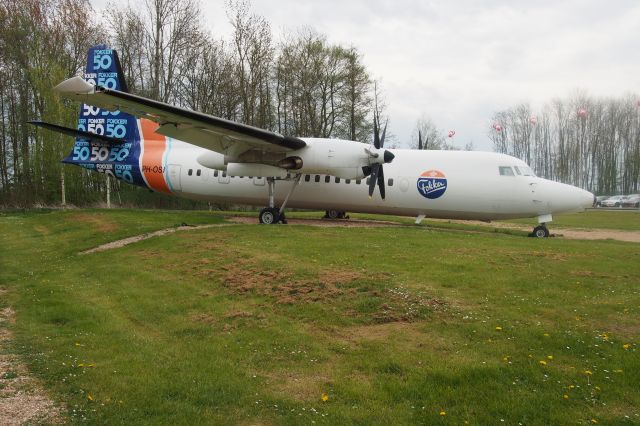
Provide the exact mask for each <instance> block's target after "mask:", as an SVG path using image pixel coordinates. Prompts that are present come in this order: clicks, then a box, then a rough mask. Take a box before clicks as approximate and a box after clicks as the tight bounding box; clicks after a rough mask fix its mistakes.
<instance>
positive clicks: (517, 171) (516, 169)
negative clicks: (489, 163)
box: [513, 166, 522, 176]
mask: <svg viewBox="0 0 640 426" xmlns="http://www.w3.org/2000/svg"><path fill="white" fill-rule="evenodd" d="M513 170H515V171H516V174H517V175H518V176H520V175H521V174H522V173H520V169H519V168H518V166H513Z"/></svg>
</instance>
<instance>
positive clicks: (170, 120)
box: [54, 77, 306, 158]
mask: <svg viewBox="0 0 640 426" xmlns="http://www.w3.org/2000/svg"><path fill="white" fill-rule="evenodd" d="M54 90H55V91H57V92H59V93H60V94H61V95H62V96H64V97H66V98H69V99H74V100H77V101H80V102H83V103H85V104H88V105H93V106H97V107H99V108H103V109H106V110H109V111H116V110H119V111H124V112H127V113H129V114H131V115H133V116H136V117H140V118H146V119H149V120H152V121H155V122H156V123H158V124H159V125H160V127H159V128H158V129H157V130H156V133H159V134H162V135H165V136H169V137H171V138H174V139H178V140H181V141H184V142H188V143H190V144H193V145H196V146H199V147H202V148H205V149H208V150H211V151H216V152H219V153H221V154H224V155H227V156H229V157H231V158H238V157H240V156H241V155H243V156H247V155H250V152H251V151H255V152H256V154H257V155H259V156H261V157H264V156H265V154H276V155H278V154H280V155H282V154H283V153H286V152H288V151H293V150H297V149H300V148H304V147H305V146H306V143H305V142H304V141H303V140H301V139H298V138H293V137H288V136H283V135H281V134H278V133H274V132H270V131H268V130H263V129H259V128H257V127H252V126H247V125H244V124H238V123H235V122H233V121H229V120H224V119H222V118H218V117H214V116H211V115H208V114H203V113H200V112H195V111H191V110H187V109H183V108H179V107H175V106H173V105H169V104H165V103H163V102H158V101H154V100H152V99H147V98H143V97H142V96H136V95H132V94H130V93H125V92H120V91H118V90H112V89H107V88H104V87H100V86H97V87H96V86H93V85H91V84H89V83H87V82H86V81H85V80H84V79H83V78H81V77H72V78H70V79H68V80H65V81H63V82H62V83H60V84H58V85H57V86H56V87H55V88H54Z"/></svg>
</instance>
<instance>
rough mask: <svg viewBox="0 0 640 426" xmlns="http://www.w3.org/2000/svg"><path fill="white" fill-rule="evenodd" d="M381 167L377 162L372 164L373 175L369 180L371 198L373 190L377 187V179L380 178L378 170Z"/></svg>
mask: <svg viewBox="0 0 640 426" xmlns="http://www.w3.org/2000/svg"><path fill="white" fill-rule="evenodd" d="M379 169H380V164H378V163H375V164H373V165H372V166H371V175H370V176H369V177H370V180H369V198H371V197H373V190H374V189H375V187H376V181H377V180H378V170H379Z"/></svg>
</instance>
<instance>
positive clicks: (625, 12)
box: [94, 0, 640, 150]
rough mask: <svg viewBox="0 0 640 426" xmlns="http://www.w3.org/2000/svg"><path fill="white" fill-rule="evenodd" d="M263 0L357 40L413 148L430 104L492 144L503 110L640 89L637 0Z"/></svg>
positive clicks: (401, 139)
mask: <svg viewBox="0 0 640 426" xmlns="http://www.w3.org/2000/svg"><path fill="white" fill-rule="evenodd" d="M98 3H100V2H96V3H94V4H96V5H97V7H98V8H99V5H98ZM252 8H253V10H254V11H255V12H256V13H257V14H259V15H262V16H264V17H265V18H266V19H267V21H269V22H270V23H271V26H272V30H273V33H274V36H275V38H276V39H279V37H280V36H281V35H282V34H283V32H287V31H288V32H291V31H294V30H296V29H297V28H299V27H304V26H307V27H313V28H315V29H316V30H317V31H319V32H321V33H323V34H326V35H327V37H328V39H329V41H330V42H334V43H339V44H342V45H352V46H355V47H356V48H358V49H359V51H360V52H362V54H363V56H364V62H365V64H366V65H367V67H368V69H369V71H370V72H371V74H372V76H373V77H374V78H376V79H380V80H381V81H382V87H383V90H384V93H385V95H386V100H387V104H388V106H389V113H390V116H391V121H390V124H389V126H390V130H391V131H392V132H393V133H394V134H395V135H396V138H397V142H398V143H400V144H405V145H407V146H408V144H409V139H410V135H411V133H412V131H413V128H414V126H415V123H416V121H417V120H418V118H419V117H420V116H421V115H423V114H426V115H427V116H428V117H430V118H431V119H432V121H433V122H434V123H436V125H437V126H439V127H440V128H441V129H442V130H443V131H447V130H449V129H455V130H456V139H457V142H456V143H457V145H459V146H464V145H465V144H466V143H467V142H469V141H473V142H474V145H475V147H476V148H481V149H485V150H490V149H491V148H492V146H491V143H490V141H489V140H488V138H487V128H488V126H489V125H490V119H491V116H492V115H493V113H494V112H496V111H498V110H500V109H503V108H507V107H510V106H513V105H515V104H516V103H519V102H531V103H532V105H542V104H543V103H544V102H546V101H549V100H551V99H552V98H554V97H559V96H560V97H562V96H567V95H568V94H570V93H572V92H573V91H574V90H575V89H576V88H583V89H586V90H587V92H588V93H590V94H592V95H597V96H620V95H622V94H624V93H627V92H638V91H639V87H640V73H639V72H638V69H639V65H640V55H638V54H637V52H639V51H640V37H638V34H640V3H638V2H637V1H635V0H619V1H616V2H602V1H600V0H565V1H562V2H558V1H551V0H540V1H521V0H516V1H498V0H485V1H476V0H457V1H455V2H452V1H445V0H432V1H424V0H397V1H394V2H389V1H383V0H374V1H365V0H350V1H345V0H325V1H322V2H318V1H311V0H306V1H303V0H295V1H293V0H278V1H275V0H254V2H253V6H252ZM202 9H203V15H204V16H203V21H204V22H206V23H207V25H209V26H210V27H209V28H210V30H211V32H212V33H213V34H214V35H215V36H218V37H225V36H227V35H228V34H229V33H230V31H231V27H230V25H229V23H228V19H227V16H226V13H225V10H224V2H203V3H202Z"/></svg>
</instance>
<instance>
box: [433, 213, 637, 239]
mask: <svg viewBox="0 0 640 426" xmlns="http://www.w3.org/2000/svg"><path fill="white" fill-rule="evenodd" d="M429 220H433V221H439V222H449V223H460V224H466V225H477V226H487V227H491V228H501V229H513V230H516V231H525V232H531V230H532V229H533V226H527V225H518V224H515V223H504V222H491V223H487V222H481V221H475V220H448V219H429ZM549 228H550V231H551V235H552V236H554V237H562V238H567V239H570V240H618V241H627V242H631V243H640V231H619V230H615V229H596V228H594V229H569V228H555V227H554V226H553V225H551V226H550V227H549Z"/></svg>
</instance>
